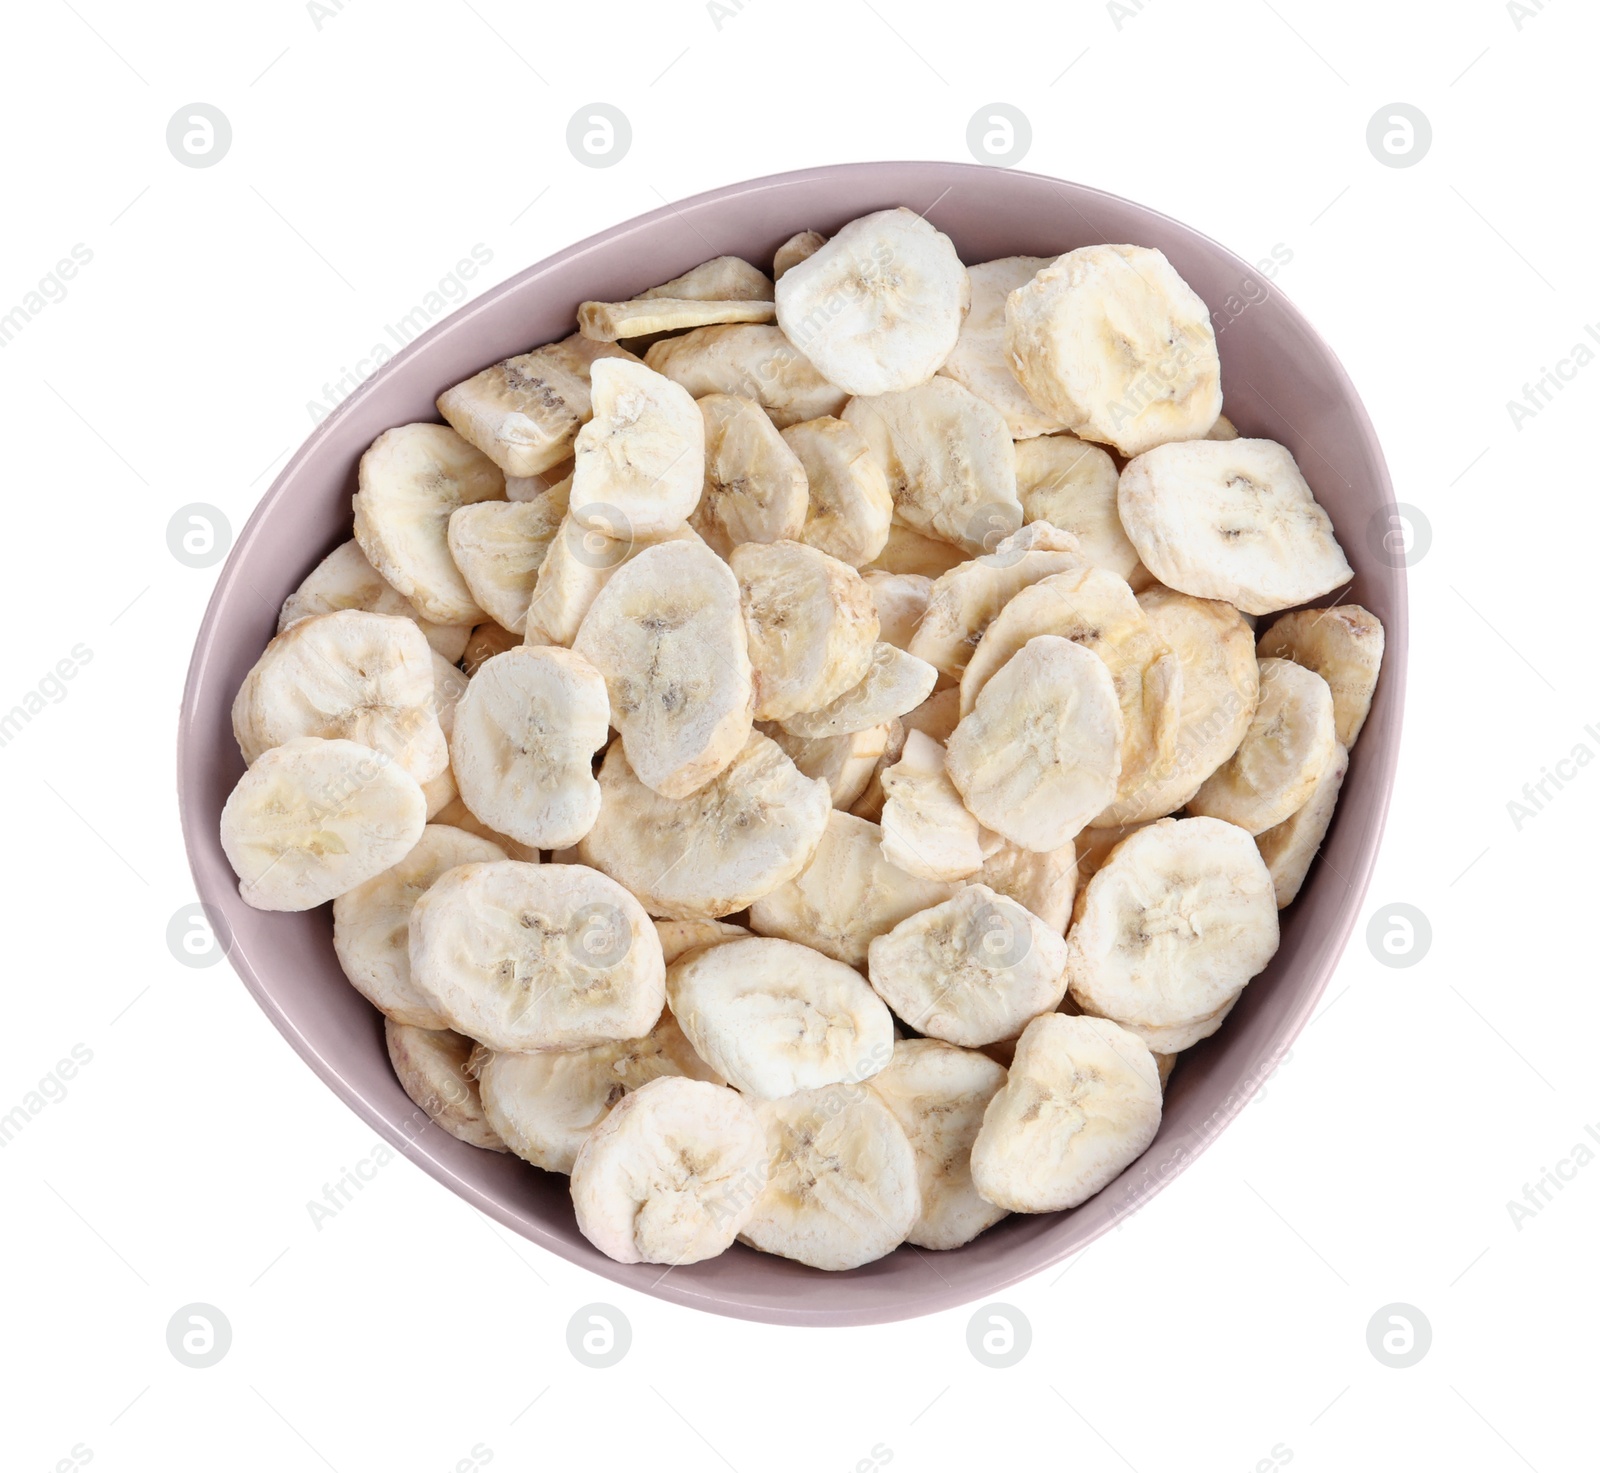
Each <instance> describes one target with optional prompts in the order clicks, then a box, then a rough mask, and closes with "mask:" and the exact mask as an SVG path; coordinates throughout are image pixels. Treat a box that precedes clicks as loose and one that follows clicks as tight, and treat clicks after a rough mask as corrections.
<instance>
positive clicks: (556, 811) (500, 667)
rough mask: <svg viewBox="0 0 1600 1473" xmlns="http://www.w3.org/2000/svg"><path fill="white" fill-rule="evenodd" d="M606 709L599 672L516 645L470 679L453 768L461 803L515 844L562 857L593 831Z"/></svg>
mask: <svg viewBox="0 0 1600 1473" xmlns="http://www.w3.org/2000/svg"><path fill="white" fill-rule="evenodd" d="M609 711H610V706H609V704H608V702H607V700H606V683H605V681H604V679H603V678H602V677H601V675H600V672H599V671H598V670H596V669H595V668H594V666H593V665H591V664H590V663H589V662H588V661H587V660H586V659H584V658H583V656H582V655H580V654H577V653H575V652H574V651H572V650H564V649H560V648H558V647H556V646H554V645H518V646H517V648H516V649H512V650H507V651H506V652H505V653H504V654H503V655H496V656H495V657H494V659H492V660H490V661H489V662H488V663H487V664H486V665H484V666H483V668H482V669H481V670H479V671H478V673H477V674H476V675H475V676H474V677H473V678H472V681H471V682H470V683H469V684H468V686H467V693H466V695H465V696H463V697H462V700H461V704H460V706H458V707H457V709H456V718H455V732H454V734H453V735H452V737H451V739H450V759H451V760H450V766H451V770H452V771H453V772H454V773H455V775H456V786H457V787H458V788H459V789H460V790H461V797H462V801H463V802H465V803H466V805H467V807H468V808H470V809H471V810H472V811H473V812H474V813H476V814H477V815H478V816H479V817H480V818H481V819H483V821H484V822H485V823H488V824H492V825H493V826H494V827H495V828H497V829H499V830H500V831H501V832H502V833H505V834H509V835H510V836H511V837H512V838H513V839H515V840H517V841H518V843H521V844H527V845H529V846H530V847H533V848H538V849H565V848H567V847H568V846H569V845H572V844H576V843H577V842H578V840H579V839H581V838H582V837H583V836H584V835H585V834H586V833H588V832H589V830H590V829H591V828H592V827H593V826H594V821H595V817H596V815H598V814H599V812H600V784H599V783H597V782H596V781H595V780H594V771H593V766H592V763H593V757H594V754H595V753H596V752H598V751H599V750H600V748H601V747H603V746H605V744H606V736H607V733H608V730H609V726H610V721H609Z"/></svg>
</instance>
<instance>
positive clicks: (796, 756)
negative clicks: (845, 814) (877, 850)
mask: <svg viewBox="0 0 1600 1473" xmlns="http://www.w3.org/2000/svg"><path fill="white" fill-rule="evenodd" d="M766 734H767V735H768V736H770V737H771V738H772V740H773V741H775V742H776V743H777V744H778V745H779V746H780V747H782V748H783V750H784V751H785V752H787V753H788V754H789V760H790V761H791V762H793V763H794V765H795V766H796V767H798V768H799V769H800V771H801V772H803V773H804V774H805V775H806V776H807V777H820V778H822V779H823V780H824V781H825V782H826V783H827V784H828V791H829V792H830V793H831V794H832V795H833V806H834V807H835V808H849V807H851V805H852V804H854V803H857V802H859V801H860V798H861V795H862V794H863V793H865V792H866V790H867V784H868V783H870V782H871V781H872V775H873V774H874V773H875V772H876V771H877V770H878V762H879V760H880V759H881V758H882V756H883V754H884V753H885V752H886V751H887V750H888V748H889V724H888V723H887V722H885V723H884V724H883V725H881V726H869V727H867V729H866V730H865V731H853V732H851V733H850V734H849V735H848V736H837V737H810V738H808V737H797V736H790V735H789V733H788V732H786V731H785V730H784V729H783V728H782V727H781V726H779V725H777V724H776V723H775V722H774V723H773V724H772V725H771V726H769V727H768V728H766Z"/></svg>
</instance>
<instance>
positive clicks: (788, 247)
mask: <svg viewBox="0 0 1600 1473" xmlns="http://www.w3.org/2000/svg"><path fill="white" fill-rule="evenodd" d="M827 243H828V237H827V236H825V235H823V234H821V233H820V232H818V231H815V230H802V231H801V232H800V233H799V234H798V235H791V236H790V237H789V238H788V240H786V241H784V243H783V244H782V245H781V246H779V247H778V249H777V252H776V253H775V254H774V255H773V257H772V279H773V280H774V281H778V280H780V279H781V278H782V276H783V274H784V272H786V271H788V270H790V269H791V268H793V267H795V266H798V265H799V264H800V263H801V262H802V261H806V260H809V259H810V258H811V257H812V256H814V255H816V253H817V252H818V251H820V250H821V249H822V248H823V246H825V245H826V244H827Z"/></svg>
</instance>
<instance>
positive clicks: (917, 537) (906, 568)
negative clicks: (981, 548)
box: [861, 521, 967, 579]
mask: <svg viewBox="0 0 1600 1473" xmlns="http://www.w3.org/2000/svg"><path fill="white" fill-rule="evenodd" d="M966 561H967V554H966V553H965V552H964V551H963V550H962V549H961V548H959V547H957V546H956V545H955V544H954V543H951V542H942V541H940V540H939V539H938V538H937V537H924V536H923V535H922V533H920V532H915V531H913V530H912V529H911V528H910V527H908V526H906V525H905V524H904V523H902V522H898V521H895V522H890V523H889V540H888V541H887V542H885V543H884V544H883V551H882V552H880V553H879V554H878V555H877V557H875V558H873V560H872V561H871V562H870V563H868V564H866V566H865V567H863V568H862V570H861V571H862V572H863V573H867V572H876V573H912V574H916V575H917V576H919V577H923V578H930V579H931V578H937V577H939V575H940V574H941V573H948V572H949V571H950V569H951V568H954V567H959V566H960V565H961V564H962V563H964V562H966Z"/></svg>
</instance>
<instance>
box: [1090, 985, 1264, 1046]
mask: <svg viewBox="0 0 1600 1473" xmlns="http://www.w3.org/2000/svg"><path fill="white" fill-rule="evenodd" d="M1238 1001H1239V994H1238V993H1235V994H1234V995H1233V996H1232V997H1230V998H1229V999H1228V1000H1227V1002H1225V1003H1223V1005H1222V1006H1221V1007H1220V1008H1217V1009H1215V1010H1214V1011H1213V1012H1209V1013H1203V1014H1202V1015H1201V1016H1200V1017H1198V1018H1195V1019H1194V1020H1193V1021H1191V1022H1188V1023H1172V1024H1168V1025H1166V1026H1160V1027H1158V1026H1154V1025H1151V1024H1147V1023H1118V1024H1117V1026H1118V1027H1119V1028H1126V1029H1127V1030H1128V1032H1129V1033H1131V1034H1133V1035H1134V1036H1135V1037H1136V1038H1138V1039H1139V1040H1140V1041H1141V1042H1142V1043H1143V1044H1144V1046H1145V1047H1146V1048H1147V1049H1149V1050H1150V1052H1151V1053H1153V1054H1163V1053H1166V1054H1178V1053H1182V1052H1183V1050H1184V1049H1186V1048H1193V1047H1194V1046H1195V1044H1197V1043H1199V1042H1200V1041H1201V1039H1204V1038H1210V1037H1211V1035H1212V1034H1213V1033H1215V1032H1216V1031H1217V1029H1219V1028H1220V1027H1222V1024H1223V1020H1224V1019H1225V1018H1226V1017H1227V1016H1228V1014H1229V1013H1231V1012H1232V1011H1233V1009H1234V1005H1235V1004H1236V1003H1237V1002H1238ZM1071 1011H1074V1012H1081V1013H1082V1014H1083V1016H1084V1017H1086V1018H1093V1017H1098V1016H1099V1014H1098V1013H1096V1012H1095V1011H1094V1009H1092V1008H1077V1007H1074V1008H1073V1009H1072V1010H1071ZM1112 1021H1113V1022H1115V1021H1116V1020H1115V1019H1113V1020H1112Z"/></svg>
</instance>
